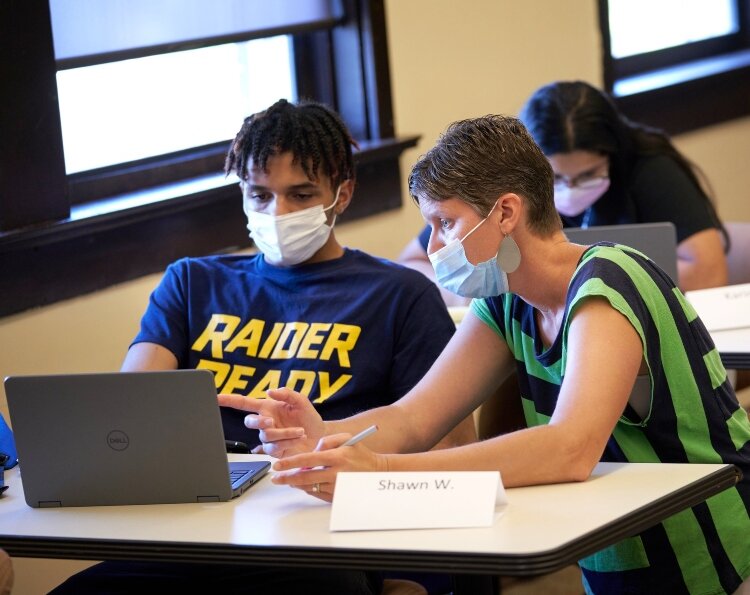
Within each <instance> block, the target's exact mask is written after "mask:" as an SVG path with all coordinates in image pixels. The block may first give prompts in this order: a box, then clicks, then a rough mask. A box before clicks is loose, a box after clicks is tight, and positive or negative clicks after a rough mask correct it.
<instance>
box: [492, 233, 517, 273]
mask: <svg viewBox="0 0 750 595" xmlns="http://www.w3.org/2000/svg"><path fill="white" fill-rule="evenodd" d="M503 236H504V237H503V241H502V242H501V243H500V249H499V250H498V251H497V256H496V257H495V258H497V263H498V264H499V265H500V268H501V269H502V270H503V271H504V272H506V273H512V272H513V271H515V270H516V269H517V268H518V266H519V265H520V264H521V251H520V250H519V249H518V244H516V241H515V240H514V239H513V238H512V237H511V236H510V235H509V234H503Z"/></svg>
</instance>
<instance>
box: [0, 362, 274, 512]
mask: <svg viewBox="0 0 750 595" xmlns="http://www.w3.org/2000/svg"><path fill="white" fill-rule="evenodd" d="M5 392H6V396H7V399H8V408H9V411H10V419H11V424H12V427H13V433H14V435H15V440H16V447H17V450H18V460H19V468H20V472H21V477H22V478H23V490H24V496H25V499H26V503H27V504H28V505H29V506H32V507H34V508H43V507H60V506H100V505H118V504H119V505H127V504H171V503H179V502H215V501H226V500H230V499H231V498H233V497H236V496H238V495H240V494H241V493H242V492H244V491H245V490H247V489H248V488H249V487H250V486H251V485H253V484H254V483H255V482H257V481H258V480H259V479H260V478H261V477H263V476H264V475H265V474H266V472H267V471H268V469H269V467H270V463H269V462H268V461H253V462H236V463H227V455H226V447H225V443H224V435H223V431H222V427H221V421H220V416H219V407H218V404H217V402H216V388H215V386H214V379H213V374H212V373H211V372H209V371H208V370H172V371H162V372H131V373H124V372H121V373H99V374H66V375H48V376H10V377H8V378H6V379H5ZM228 465H229V467H228ZM230 473H231V475H232V476H235V479H233V480H230Z"/></svg>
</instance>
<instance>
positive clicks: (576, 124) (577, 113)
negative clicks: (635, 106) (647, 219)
mask: <svg viewBox="0 0 750 595" xmlns="http://www.w3.org/2000/svg"><path fill="white" fill-rule="evenodd" d="M521 120H522V121H523V123H524V125H525V126H526V127H527V128H528V129H529V132H531V135H532V136H533V137H534V140H535V141H536V142H537V144H538V145H539V146H540V147H541V148H542V151H543V152H544V154H545V155H547V156H550V155H554V154H555V153H570V152H571V151H589V152H593V153H600V154H602V155H606V156H607V157H608V158H609V164H610V172H609V175H610V179H611V180H612V186H611V191H613V192H615V193H617V194H624V192H625V189H626V188H627V181H628V180H629V179H630V177H631V175H632V173H633V168H634V167H635V164H636V161H637V160H638V158H639V157H644V156H654V155H665V156H668V157H670V158H671V159H672V160H674V161H675V162H676V163H677V164H678V165H679V167H680V168H681V169H682V170H683V171H684V172H685V175H686V176H687V177H688V178H689V179H690V181H691V182H693V184H695V186H696V188H698V189H699V191H700V194H701V196H703V198H704V199H705V200H706V207H707V208H708V211H709V213H710V215H711V218H712V219H713V221H714V224H715V225H716V227H718V228H719V229H720V230H721V233H722V235H723V236H724V244H725V250H728V248H729V238H728V236H727V232H726V230H725V229H724V226H723V224H722V222H721V220H720V219H719V215H718V214H717V212H716V208H715V207H714V204H713V202H712V201H711V199H710V198H709V196H710V194H711V193H712V192H711V188H710V184H709V183H708V180H707V178H706V176H705V175H704V174H703V172H702V171H701V170H700V168H698V166H696V165H695V164H694V163H692V162H691V161H690V160H688V159H687V158H686V157H685V156H684V155H682V154H681V153H680V152H679V151H678V150H677V149H676V148H675V147H674V145H673V144H672V142H671V141H670V139H669V137H668V136H667V135H666V134H665V133H664V132H663V131H661V130H658V129H656V128H651V127H649V126H645V125H642V124H638V123H636V122H632V121H631V120H629V119H628V118H627V117H626V116H625V115H624V114H622V113H621V112H620V111H619V110H618V109H617V107H616V106H615V103H614V101H613V100H612V98H611V97H610V96H609V95H607V94H606V93H604V92H602V91H600V90H599V89H597V88H596V87H593V86H592V85H589V84H588V83H585V82H583V81H558V82H555V83H551V84H549V85H545V86H544V87H541V88H540V89H538V90H537V91H535V92H534V94H533V95H532V96H531V97H530V98H529V99H528V101H527V102H526V105H524V107H523V109H522V110H521Z"/></svg>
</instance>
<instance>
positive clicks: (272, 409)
mask: <svg viewBox="0 0 750 595" xmlns="http://www.w3.org/2000/svg"><path fill="white" fill-rule="evenodd" d="M267 394H268V397H269V398H268V399H249V398H247V397H244V396H242V395H219V397H218V398H219V406H220V407H232V408H233V409H239V410H241V411H248V412H250V413H251V415H248V416H246V417H245V425H246V426H247V427H248V428H251V429H254V430H259V434H258V435H259V438H260V441H261V442H262V445H261V446H260V447H258V448H257V449H255V450H254V451H253V452H264V453H266V454H268V455H271V456H274V457H278V458H283V457H288V456H290V455H293V454H298V453H302V452H309V451H311V450H313V449H314V448H315V446H316V444H317V443H318V441H319V440H320V439H321V438H322V437H323V436H324V435H325V423H324V422H323V420H322V419H321V417H320V415H319V414H318V412H317V411H316V410H315V407H313V405H312V403H311V402H310V400H309V399H308V398H307V397H305V396H304V395H301V394H300V393H298V392H295V391H293V390H290V389H288V388H280V389H273V390H269V391H267Z"/></svg>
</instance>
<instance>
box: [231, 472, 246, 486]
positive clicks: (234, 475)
mask: <svg viewBox="0 0 750 595" xmlns="http://www.w3.org/2000/svg"><path fill="white" fill-rule="evenodd" d="M249 473H250V472H249V471H247V470H245V471H236V470H231V471H229V481H230V482H232V487H235V486H236V485H237V482H240V481H242V480H243V479H244V478H245V476H247V475H248V474H249Z"/></svg>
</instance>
